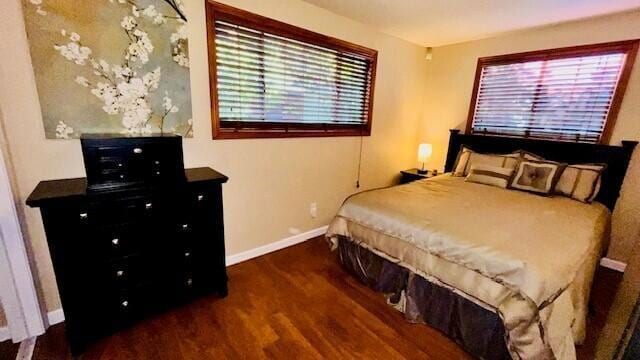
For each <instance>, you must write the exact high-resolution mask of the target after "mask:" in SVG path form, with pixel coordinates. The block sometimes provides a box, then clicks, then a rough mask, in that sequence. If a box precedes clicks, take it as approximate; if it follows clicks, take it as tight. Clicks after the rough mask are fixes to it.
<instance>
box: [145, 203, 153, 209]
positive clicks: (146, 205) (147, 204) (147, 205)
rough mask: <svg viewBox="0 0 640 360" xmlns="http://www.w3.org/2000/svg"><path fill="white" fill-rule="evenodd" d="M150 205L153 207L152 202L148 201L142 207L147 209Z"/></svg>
mask: <svg viewBox="0 0 640 360" xmlns="http://www.w3.org/2000/svg"><path fill="white" fill-rule="evenodd" d="M152 207H153V203H151V202H148V203H145V204H144V208H145V209H147V210H149V209H151V208H152Z"/></svg>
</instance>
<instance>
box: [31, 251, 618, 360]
mask: <svg viewBox="0 0 640 360" xmlns="http://www.w3.org/2000/svg"><path fill="white" fill-rule="evenodd" d="M229 277H230V283H229V296H228V297H227V298H225V299H216V298H215V297H210V298H205V299H200V300H197V301H195V302H194V303H192V304H189V305H188V306H185V307H183V308H181V309H178V310H176V311H172V312H170V313H167V314H164V315H160V316H157V317H155V318H153V319H149V320H147V321H145V322H143V323H141V324H139V325H137V326H135V327H133V328H131V329H129V330H125V331H122V332H120V333H118V334H116V335H113V336H111V337H109V338H107V339H104V340H102V341H101V342H99V343H97V344H96V345H94V346H93V347H91V348H90V349H89V350H88V351H87V353H85V354H84V355H83V357H82V358H83V359H154V360H160V359H224V358H229V359H236V358H238V359H243V358H252V359H253V358H334V359H335V358H340V359H350V358H379V359H380V358H383V359H401V358H410V359H414V358H421V359H468V358H470V356H469V355H467V354H466V353H465V352H464V351H462V350H460V349H459V348H458V347H457V346H456V345H455V344H454V343H453V342H452V341H450V340H448V339H447V338H446V337H444V336H443V335H441V334H440V333H439V332H437V331H436V330H433V329H431V328H429V327H428V326H425V325H416V324H409V323H407V322H406V321H405V320H404V318H403V317H402V314H400V313H399V312H397V311H396V310H394V309H392V308H391V307H389V306H388V305H387V304H386V303H385V301H384V298H383V297H382V296H381V295H380V294H378V293H375V292H373V291H372V290H370V289H368V288H366V287H364V286H362V285H361V284H360V283H359V282H357V281H356V280H355V279H354V278H353V277H351V276H350V275H348V274H347V273H346V272H344V271H343V270H342V268H341V267H340V265H339V264H338V262H337V260H336V255H335V254H333V253H330V252H329V250H328V247H327V245H326V243H325V242H324V240H323V239H321V238H317V239H313V240H310V241H308V242H306V243H303V244H300V245H297V246H294V247H290V248H287V249H284V250H282V251H279V252H276V253H272V254H269V255H266V256H263V257H260V258H257V259H253V260H250V261H247V262H244V263H241V264H238V265H235V266H232V267H230V268H229ZM620 277H621V276H620V274H618V273H615V272H613V271H609V270H606V269H601V270H599V272H598V275H597V281H596V284H595V288H594V297H593V303H594V309H595V315H593V316H592V317H591V318H590V319H589V330H588V333H589V335H588V340H587V343H586V344H585V345H584V346H581V347H579V350H578V352H579V358H580V359H590V358H592V354H593V348H594V346H595V341H596V339H597V336H598V333H599V331H600V329H601V328H602V326H603V324H604V321H605V319H606V312H607V311H608V308H609V306H610V304H611V301H612V297H613V294H615V287H616V286H617V283H618V282H619V280H620ZM70 357H71V356H70V354H69V350H68V348H67V345H66V342H65V339H64V325H63V324H61V325H56V326H53V327H52V328H50V329H49V330H48V331H47V333H46V334H45V335H44V336H42V337H40V338H39V339H38V342H37V345H36V349H35V352H34V356H33V358H34V359H68V358H70Z"/></svg>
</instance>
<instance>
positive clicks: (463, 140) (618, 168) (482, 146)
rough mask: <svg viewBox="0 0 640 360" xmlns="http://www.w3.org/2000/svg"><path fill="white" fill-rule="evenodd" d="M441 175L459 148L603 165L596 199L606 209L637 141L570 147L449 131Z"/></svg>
mask: <svg viewBox="0 0 640 360" xmlns="http://www.w3.org/2000/svg"><path fill="white" fill-rule="evenodd" d="M450 131H451V135H450V137H449V150H448V152H447V162H446V164H445V167H444V169H445V171H446V172H449V171H451V170H452V169H453V165H454V163H455V161H456V157H457V155H458V152H459V151H460V148H461V147H462V146H463V145H465V146H467V147H469V148H471V149H472V150H473V151H477V152H479V153H493V154H505V153H509V152H512V151H515V150H526V151H530V152H532V153H534V154H538V155H540V156H543V157H544V158H545V159H548V160H553V161H559V162H565V163H569V164H584V163H604V164H607V169H606V170H605V171H604V173H603V174H602V186H601V188H600V193H599V194H598V197H597V198H596V201H599V202H601V203H603V204H604V205H606V206H607V207H608V208H609V209H611V210H613V207H614V206H615V204H616V200H618V195H619V194H620V187H621V186H622V181H623V180H624V176H625V174H626V172H627V166H628V165H629V160H630V159H631V154H632V153H633V149H634V148H635V147H636V145H637V144H638V142H637V141H623V142H622V146H611V145H600V144H586V143H572V142H561V141H549V140H533V139H523V138H510V137H503V136H489V135H466V134H461V133H460V130H458V129H452V130H450Z"/></svg>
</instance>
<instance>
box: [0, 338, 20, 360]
mask: <svg viewBox="0 0 640 360" xmlns="http://www.w3.org/2000/svg"><path fill="white" fill-rule="evenodd" d="M19 348H20V344H14V343H12V342H11V341H3V342H0V360H15V358H16V355H18V349H19Z"/></svg>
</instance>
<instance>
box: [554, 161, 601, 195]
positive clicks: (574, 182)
mask: <svg viewBox="0 0 640 360" xmlns="http://www.w3.org/2000/svg"><path fill="white" fill-rule="evenodd" d="M606 167H607V165H606V164H579V165H569V166H567V167H566V168H565V169H564V171H563V172H562V175H561V176H560V180H558V183H557V184H556V189H555V192H556V193H557V194H561V195H564V196H567V197H570V198H572V199H575V200H578V201H582V202H584V203H588V204H589V203H591V202H592V201H593V199H595V198H596V196H597V195H598V191H600V181H601V178H602V172H603V171H604V169H606Z"/></svg>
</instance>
